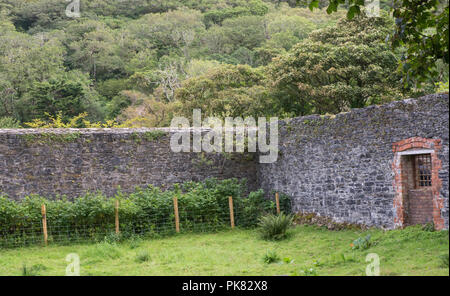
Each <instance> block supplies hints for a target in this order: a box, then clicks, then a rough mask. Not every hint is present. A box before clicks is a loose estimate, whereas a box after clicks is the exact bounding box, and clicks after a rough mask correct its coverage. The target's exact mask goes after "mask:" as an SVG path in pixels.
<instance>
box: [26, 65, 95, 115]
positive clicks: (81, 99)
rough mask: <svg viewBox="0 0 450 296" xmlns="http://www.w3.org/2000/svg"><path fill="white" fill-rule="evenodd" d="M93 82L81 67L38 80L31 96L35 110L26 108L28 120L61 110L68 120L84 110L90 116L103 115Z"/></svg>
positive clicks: (29, 101) (30, 102) (28, 100)
mask: <svg viewBox="0 0 450 296" xmlns="http://www.w3.org/2000/svg"><path fill="white" fill-rule="evenodd" d="M89 84H90V81H89V78H88V77H86V75H83V74H82V73H80V72H78V71H75V72H67V73H65V74H64V75H62V76H56V77H51V78H50V79H48V80H47V81H42V82H35V83H34V85H33V87H32V89H31V90H30V92H29V97H28V98H27V102H28V103H29V104H30V105H31V106H32V108H33V109H32V110H30V111H31V112H32V114H26V112H25V116H24V117H25V120H30V119H31V118H45V117H46V116H48V115H50V116H57V115H58V114H61V115H62V118H63V120H68V119H69V118H71V117H74V116H76V115H78V114H80V113H83V112H88V113H89V114H90V116H91V117H90V118H94V119H99V118H102V115H103V114H100V112H101V111H100V108H99V99H98V95H97V93H96V92H95V91H93V90H92V89H91V88H90V86H89ZM26 115H29V117H28V116H26ZM44 115H45V116H44Z"/></svg>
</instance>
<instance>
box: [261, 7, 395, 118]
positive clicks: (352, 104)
mask: <svg viewBox="0 0 450 296" xmlns="http://www.w3.org/2000/svg"><path fill="white" fill-rule="evenodd" d="M389 26H390V25H389V19H387V18H367V17H364V16H359V17H357V18H354V19H353V20H342V21H341V22H340V23H339V24H338V26H337V27H333V28H327V29H323V30H318V31H316V32H314V33H312V34H311V36H310V37H309V38H307V39H305V40H304V41H302V42H301V43H299V44H297V45H295V46H294V47H293V48H292V50H291V51H289V52H288V53H287V54H285V55H281V56H279V57H277V58H275V59H274V61H273V62H272V64H270V65H269V66H268V69H269V70H268V74H269V82H271V84H272V87H273V88H274V96H275V97H276V98H277V102H278V104H279V108H280V109H281V110H283V112H284V113H285V114H287V115H292V116H298V115H305V114H311V113H320V114H325V113H339V112H342V111H347V110H349V109H350V108H360V107H364V106H367V105H370V104H375V103H382V102H386V101H390V100H392V99H394V98H398V97H400V96H401V95H402V89H401V87H399V85H401V84H400V83H399V82H400V76H399V75H398V74H397V73H396V71H395V70H396V63H397V58H396V56H395V55H394V53H392V52H391V51H390V50H389V48H388V46H387V45H385V44H384V43H383V36H384V33H385V32H386V31H388V30H389Z"/></svg>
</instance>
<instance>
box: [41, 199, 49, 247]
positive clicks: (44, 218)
mask: <svg viewBox="0 0 450 296" xmlns="http://www.w3.org/2000/svg"><path fill="white" fill-rule="evenodd" d="M41 213H42V232H43V233H44V244H45V245H46V246H47V245H48V233H47V210H46V208H45V205H44V204H43V205H42V206H41Z"/></svg>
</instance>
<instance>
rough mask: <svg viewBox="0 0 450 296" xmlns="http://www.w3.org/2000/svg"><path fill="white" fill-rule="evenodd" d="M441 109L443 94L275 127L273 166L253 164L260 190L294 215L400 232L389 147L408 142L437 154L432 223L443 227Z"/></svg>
mask: <svg viewBox="0 0 450 296" xmlns="http://www.w3.org/2000/svg"><path fill="white" fill-rule="evenodd" d="M448 107H449V99H448V95H431V96H426V97H422V98H419V99H408V100H403V101H397V102H393V103H390V104H387V105H383V106H371V107H368V108H364V109H356V110H352V111H351V112H349V113H344V114H338V115H336V116H334V117H329V116H306V117H299V118H295V119H292V120H290V121H288V122H282V123H281V127H280V141H279V142H280V155H279V158H278V161H277V162H276V163H273V164H260V165H259V169H258V182H259V184H260V185H261V186H262V187H263V188H264V189H265V190H266V191H271V190H276V191H280V192H284V193H286V194H289V195H290V196H292V198H293V207H294V210H295V211H301V212H305V213H309V212H314V213H317V214H319V215H322V216H328V217H331V218H333V219H334V220H336V221H338V222H344V221H345V222H351V223H362V224H366V225H374V226H383V227H387V228H392V227H394V226H402V220H401V217H397V211H396V208H395V207H396V206H398V207H399V213H401V207H402V204H401V202H400V204H399V205H396V206H394V199H395V198H396V196H397V195H396V192H397V189H398V188H396V186H395V173H394V171H395V170H396V169H398V170H400V168H396V167H395V164H394V162H393V161H394V151H395V150H394V149H396V148H395V147H394V144H395V143H397V142H400V143H402V142H401V141H404V142H405V143H402V145H403V144H404V145H406V146H403V147H404V148H406V149H414V148H417V147H415V146H414V143H422V145H428V144H427V143H430V144H429V147H428V146H427V148H432V149H435V150H436V161H435V163H434V165H435V168H436V174H435V180H434V184H436V188H437V192H436V195H437V196H436V197H435V201H434V202H435V209H436V211H435V213H434V214H435V215H436V217H435V222H436V224H439V225H440V228H448V195H449V191H448V190H449V189H448V185H449V184H448V176H449V175H448V167H449V150H448V142H449V111H448ZM410 138H414V139H413V140H410ZM427 139H429V140H427ZM434 143H436V144H434ZM419 148H422V147H419ZM433 151H434V150H433ZM399 178H400V179H401V175H399ZM398 190H400V191H401V190H402V188H401V186H400V188H399V189H398ZM394 220H396V221H397V220H398V223H395V222H394Z"/></svg>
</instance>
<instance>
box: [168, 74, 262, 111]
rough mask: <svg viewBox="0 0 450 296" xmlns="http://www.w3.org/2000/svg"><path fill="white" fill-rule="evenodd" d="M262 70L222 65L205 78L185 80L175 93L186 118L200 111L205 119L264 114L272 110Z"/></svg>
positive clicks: (203, 76)
mask: <svg viewBox="0 0 450 296" xmlns="http://www.w3.org/2000/svg"><path fill="white" fill-rule="evenodd" d="M263 79H264V76H263V73H262V71H260V70H258V69H253V68H251V67H249V66H244V65H239V66H231V65H223V66H220V67H218V68H216V69H214V70H213V71H210V72H209V73H207V74H205V75H201V76H198V77H195V78H191V79H188V80H186V81H185V82H184V83H183V86H182V87H181V88H179V89H178V90H177V92H176V94H175V98H176V99H177V100H179V101H180V102H181V103H182V104H183V110H182V112H183V115H185V116H187V117H191V116H192V110H193V109H194V108H201V109H202V112H203V114H205V116H206V115H207V116H219V117H222V118H224V117H226V116H231V117H238V116H242V117H245V116H252V115H253V116H254V115H257V114H260V115H261V114H264V113H266V112H267V110H268V108H269V98H268V96H267V90H266V89H265V87H264V86H263V85H262V81H263Z"/></svg>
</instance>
